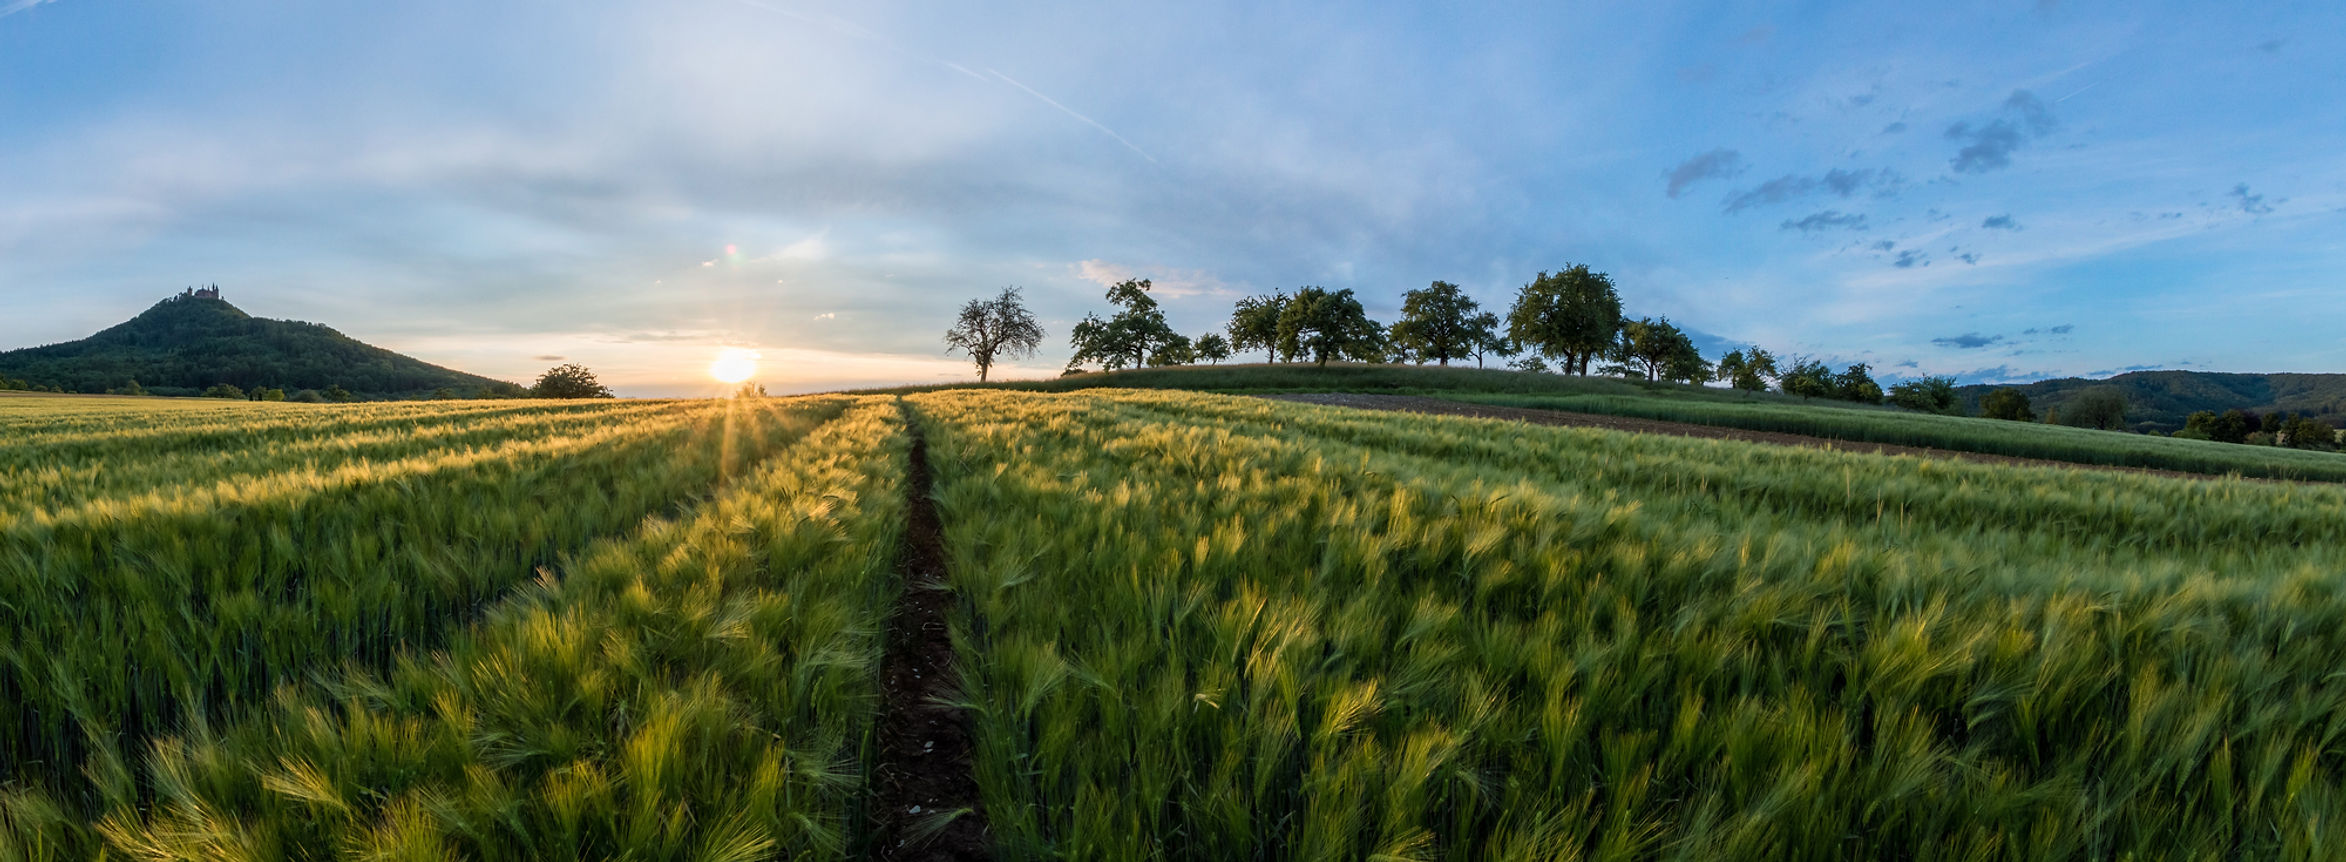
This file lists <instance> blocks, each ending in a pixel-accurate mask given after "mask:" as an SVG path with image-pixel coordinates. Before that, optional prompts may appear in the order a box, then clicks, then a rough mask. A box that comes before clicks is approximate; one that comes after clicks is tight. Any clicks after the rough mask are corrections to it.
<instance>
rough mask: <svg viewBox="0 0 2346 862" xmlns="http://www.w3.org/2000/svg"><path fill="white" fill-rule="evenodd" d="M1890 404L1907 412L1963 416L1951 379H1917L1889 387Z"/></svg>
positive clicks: (1959, 400) (1958, 397)
mask: <svg viewBox="0 0 2346 862" xmlns="http://www.w3.org/2000/svg"><path fill="white" fill-rule="evenodd" d="M1890 403H1891V404H1893V405H1896V406H1899V407H1904V408H1906V409H1908V410H1917V411H1921V412H1924V413H1940V414H1946V415H1950V416H1961V415H1963V398H1962V396H1960V395H1958V394H1956V392H1955V378H1953V377H1918V378H1915V379H1913V380H1908V381H1905V382H1903V383H1899V384H1897V385H1894V386H1891V387H1890Z"/></svg>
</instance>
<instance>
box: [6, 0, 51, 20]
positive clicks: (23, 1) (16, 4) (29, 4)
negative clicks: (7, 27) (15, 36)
mask: <svg viewBox="0 0 2346 862" xmlns="http://www.w3.org/2000/svg"><path fill="white" fill-rule="evenodd" d="M55 2H57V0H13V2H10V3H9V4H8V5H6V6H0V18H6V17H8V16H10V15H14V14H16V13H18V12H22V11H24V10H26V9H30V8H33V7H35V6H39V5H41V4H43V3H55Z"/></svg>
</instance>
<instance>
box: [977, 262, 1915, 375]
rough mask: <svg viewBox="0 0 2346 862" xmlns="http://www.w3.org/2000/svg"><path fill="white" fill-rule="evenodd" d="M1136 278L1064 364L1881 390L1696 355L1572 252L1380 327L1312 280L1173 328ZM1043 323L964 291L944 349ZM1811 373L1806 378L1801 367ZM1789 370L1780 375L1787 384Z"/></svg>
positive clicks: (1031, 349)
mask: <svg viewBox="0 0 2346 862" xmlns="http://www.w3.org/2000/svg"><path fill="white" fill-rule="evenodd" d="M1154 286H1155V285H1154V284H1153V283H1152V282H1151V281H1150V280H1149V279H1145V278H1141V279H1130V280H1126V281H1123V282H1120V283H1117V284H1115V285H1113V286H1110V287H1109V288H1108V290H1107V293H1106V296H1105V298H1106V300H1107V301H1108V304H1109V305H1110V306H1111V309H1110V310H1109V311H1108V312H1107V314H1106V316H1102V315H1101V314H1099V313H1096V312H1094V313H1087V314H1085V315H1084V318H1083V320H1081V321H1078V322H1077V323H1076V324H1075V329H1074V331H1073V332H1072V333H1071V336H1070V339H1069V342H1070V344H1069V346H1070V347H1071V348H1072V349H1073V350H1072V355H1071V356H1070V357H1069V358H1068V362H1067V372H1066V373H1069V374H1074V373H1079V372H1082V371H1084V370H1085V369H1087V368H1089V367H1097V368H1099V369H1100V370H1103V371H1120V370H1124V369H1128V368H1143V367H1152V366H1164V365H1188V364H1194V363H1198V362H1207V363H1219V362H1221V361H1223V360H1226V359H1229V358H1231V357H1233V356H1235V355H1238V354H1241V353H1248V352H1252V351H1257V350H1260V351H1262V353H1263V359H1264V361H1266V362H1274V363H1277V362H1309V363H1312V364H1316V365H1321V366H1325V365H1327V364H1328V362H1329V361H1331V360H1337V361H1347V360H1348V361H1355V362H1383V363H1403V362H1408V363H1419V364H1423V363H1427V362H1432V363H1436V364H1440V365H1444V366H1447V365H1449V364H1450V363H1452V362H1464V361H1466V360H1468V359H1472V360H1474V362H1475V365H1476V366H1477V367H1482V366H1484V365H1485V363H1486V362H1488V361H1489V360H1491V359H1493V358H1499V359H1508V360H1511V361H1509V362H1508V367H1510V368H1514V369H1517V370H1521V371H1541V372H1549V371H1552V372H1555V373H1562V374H1576V375H1583V376H1585V375H1589V374H1607V375H1617V376H1624V377H1634V378H1640V379H1644V380H1648V381H1656V382H1661V381H1668V382H1677V383H1704V382H1708V381H1711V380H1713V379H1717V380H1721V381H1727V382H1729V383H1731V384H1732V385H1734V386H1737V387H1739V388H1749V389H1766V388H1768V387H1769V386H1770V385H1771V384H1777V385H1789V386H1791V387H1794V388H1793V389H1787V390H1786V391H1795V390H1797V391H1796V392H1795V394H1816V395H1821V396H1823V397H1835V398H1850V399H1851V400H1871V401H1873V402H1877V403H1878V402H1880V401H1881V400H1882V391H1881V388H1880V387H1879V386H1876V385H1875V384H1874V383H1873V381H1872V379H1871V378H1870V377H1869V376H1868V375H1867V369H1866V367H1865V366H1864V365H1862V364H1861V365H1855V366H1851V367H1850V368H1848V369H1844V370H1843V371H1841V372H1831V371H1829V370H1826V371H1823V372H1821V373H1817V369H1822V368H1823V366H1822V365H1821V364H1816V363H1795V364H1794V365H1793V367H1792V369H1791V370H1790V371H1789V372H1786V373H1785V374H1783V375H1779V374H1778V372H1777V366H1776V359H1775V357H1774V356H1773V355H1772V354H1770V353H1768V352H1767V351H1765V350H1757V349H1754V350H1752V351H1750V352H1749V353H1745V352H1743V351H1737V352H1733V353H1729V354H1728V355H1727V356H1726V357H1725V358H1723V359H1722V360H1721V361H1720V362H1719V363H1718V364H1716V365H1714V364H1713V363H1711V362H1709V361H1707V360H1705V359H1704V358H1703V356H1702V353H1701V351H1699V350H1697V349H1696V348H1695V346H1694V341H1693V339H1692V338H1690V337H1688V335H1687V334H1686V332H1685V331H1684V330H1682V329H1680V328H1679V327H1678V326H1677V325H1676V324H1673V323H1671V322H1670V320H1669V318H1667V317H1660V318H1656V317H1638V318H1635V319H1631V318H1630V317H1628V316H1627V315H1625V314H1623V313H1622V302H1621V294H1620V290H1619V288H1617V287H1616V286H1615V285H1614V283H1613V279H1612V277H1611V276H1609V275H1607V274H1605V273H1602V272H1597V271H1594V270H1591V269H1590V268H1588V267H1587V266H1586V265H1574V266H1569V267H1566V268H1564V269H1562V270H1559V271H1556V272H1552V273H1551V272H1542V273H1540V274H1539V275H1538V276H1537V277H1535V278H1533V279H1532V280H1531V282H1530V283H1527V284H1525V285H1524V286H1523V287H1522V288H1521V289H1519V290H1518V291H1517V292H1516V296H1515V298H1514V300H1513V302H1512V303H1510V304H1509V306H1508V307H1507V309H1506V315H1505V316H1504V317H1502V316H1500V314H1499V312H1498V311H1496V310H1486V309H1484V308H1483V307H1482V304H1481V303H1480V302H1478V301H1476V300H1475V299H1474V298H1473V297H1471V296H1468V295H1466V292H1465V291H1464V290H1463V289H1461V288H1460V287H1459V286H1458V285H1457V284H1454V283H1451V282H1447V281H1436V282H1433V283H1432V284H1430V285H1428V286H1426V287H1425V288H1423V289H1419V290H1412V291H1408V292H1406V293H1405V294H1403V295H1402V298H1401V319H1399V320H1397V321H1395V322H1394V323H1393V324H1392V325H1391V326H1387V325H1385V324H1382V323H1380V322H1378V321H1376V320H1373V319H1371V318H1370V317H1369V316H1368V312H1367V310H1366V308H1365V307H1363V306H1362V305H1361V302H1360V299H1359V297H1358V296H1357V295H1355V294H1354V292H1353V291H1352V290H1351V289H1349V288H1348V289H1342V290H1330V289H1327V288H1324V287H1318V286H1306V287H1301V288H1297V289H1296V290H1295V292H1293V293H1288V292H1285V291H1279V292H1274V293H1270V294H1265V295H1260V296H1249V297H1245V298H1243V299H1240V300H1238V301H1237V303H1236V304H1235V305H1234V306H1233V307H1232V308H1231V312H1230V319H1229V321H1228V322H1227V323H1226V324H1225V325H1224V327H1223V331H1221V332H1209V333H1206V334H1204V335H1200V336H1197V337H1195V338H1192V337H1189V336H1186V335H1183V334H1181V333H1179V332H1176V331H1174V329H1173V327H1172V326H1171V325H1170V324H1168V323H1167V322H1166V320H1165V312H1164V308H1163V307H1162V306H1161V305H1160V304H1159V303H1158V302H1157V300H1156V298H1155V297H1153V296H1151V295H1150V291H1151V289H1153V288H1154ZM1044 338H1045V335H1044V333H1043V330H1042V327H1041V326H1040V325H1039V324H1038V323H1037V322H1036V320H1035V317H1034V314H1033V312H1032V311H1030V310H1028V309H1027V308H1026V306H1025V303H1024V302H1023V301H1022V299H1021V297H1020V295H1019V289H1018V288H1015V287H1011V288H1005V289H1003V290H1002V292H1001V293H1000V294H999V295H997V296H994V297H992V298H988V299H973V300H970V301H969V302H968V303H967V304H966V305H964V306H962V309H961V313H960V315H959V316H958V317H957V318H956V319H955V321H954V324H953V326H952V327H951V328H950V329H948V330H947V331H946V333H945V344H946V349H947V352H949V353H950V352H956V351H959V352H965V353H967V354H968V355H969V358H970V360H971V362H972V363H973V364H974V365H975V366H976V367H977V372H978V379H979V380H980V381H984V380H985V379H987V377H988V376H989V374H990V373H991V371H992V368H993V366H994V364H995V363H997V362H1000V361H1003V360H1009V359H1023V358H1027V357H1031V356H1033V355H1034V354H1035V351H1036V350H1038V349H1040V348H1041V346H1042V343H1043V339H1044ZM1812 377H1813V378H1815V380H1816V385H1813V386H1812V385H1809V382H1810V380H1811V378H1812ZM1786 381H1789V383H1786Z"/></svg>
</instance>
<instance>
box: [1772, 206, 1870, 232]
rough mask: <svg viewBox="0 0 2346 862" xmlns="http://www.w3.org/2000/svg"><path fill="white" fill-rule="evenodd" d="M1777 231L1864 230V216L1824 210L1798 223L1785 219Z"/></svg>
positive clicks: (1862, 214)
mask: <svg viewBox="0 0 2346 862" xmlns="http://www.w3.org/2000/svg"><path fill="white" fill-rule="evenodd" d="M1777 229H1778V230H1797V231H1800V232H1801V233H1813V232H1816V231H1820V230H1834V229H1846V230H1865V214H1864V213H1844V212H1842V211H1840V210H1825V211H1824V212H1820V213H1812V214H1810V215H1808V216H1807V217H1805V218H1802V219H1800V220H1798V221H1794V220H1792V219H1785V220H1784V223H1783V224H1781V225H1778V226H1777Z"/></svg>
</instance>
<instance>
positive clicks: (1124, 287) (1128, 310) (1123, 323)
mask: <svg viewBox="0 0 2346 862" xmlns="http://www.w3.org/2000/svg"><path fill="white" fill-rule="evenodd" d="M1149 287H1150V284H1149V280H1148V279H1145V278H1140V279H1130V280H1127V281H1125V282H1123V283H1121V284H1118V285H1116V286H1114V287H1111V288H1108V302H1109V303H1111V304H1114V305H1116V306H1119V307H1120V308H1121V309H1122V310H1120V311H1118V312H1116V314H1115V316H1113V317H1110V318H1108V319H1106V320H1102V319H1100V317H1099V316H1098V315H1093V314H1086V315H1084V316H1083V320H1082V321H1079V322H1077V323H1076V324H1075V332H1074V337H1073V338H1072V339H1071V340H1072V342H1073V346H1074V348H1075V355H1074V356H1073V357H1070V358H1069V359H1068V360H1067V367H1068V368H1075V367H1077V366H1080V365H1083V364H1084V363H1086V362H1098V363H1100V366H1101V367H1103V368H1106V369H1108V370H1110V371H1114V370H1116V369H1119V368H1139V367H1141V366H1143V365H1145V364H1147V361H1148V355H1149V353H1150V352H1152V351H1154V350H1156V349H1157V347H1158V346H1159V345H1163V344H1166V343H1168V342H1170V341H1172V340H1173V339H1174V338H1175V337H1177V336H1175V335H1174V333H1173V327H1171V326H1167V325H1165V311H1164V309H1161V308H1159V307H1157V301H1156V299H1154V298H1152V297H1150V296H1149Z"/></svg>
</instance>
